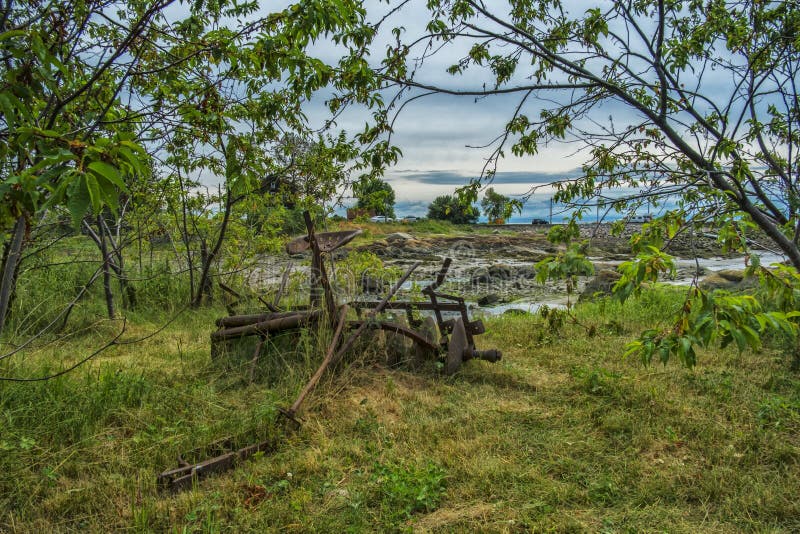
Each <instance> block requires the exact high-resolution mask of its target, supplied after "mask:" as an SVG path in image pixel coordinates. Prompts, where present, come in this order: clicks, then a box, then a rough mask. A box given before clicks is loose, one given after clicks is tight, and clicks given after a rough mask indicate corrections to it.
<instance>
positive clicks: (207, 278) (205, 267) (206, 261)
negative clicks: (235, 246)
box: [192, 188, 233, 308]
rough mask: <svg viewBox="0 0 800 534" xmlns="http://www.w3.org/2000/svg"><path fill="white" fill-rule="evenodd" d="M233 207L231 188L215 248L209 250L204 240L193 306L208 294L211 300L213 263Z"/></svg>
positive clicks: (200, 302)
mask: <svg viewBox="0 0 800 534" xmlns="http://www.w3.org/2000/svg"><path fill="white" fill-rule="evenodd" d="M232 207H233V198H232V196H231V190H230V188H229V189H228V191H227V192H226V193H225V213H224V216H223V218H222V225H221V226H220V228H219V235H217V241H216V242H215V243H214V248H212V249H211V251H208V249H207V248H206V245H205V241H202V245H203V247H202V249H201V253H202V256H203V257H202V272H201V274H200V279H199V280H198V282H197V293H196V294H195V297H194V299H192V307H193V308H198V307H200V306H201V305H202V304H203V301H204V297H206V296H208V298H209V300H210V298H211V287H212V286H211V264H212V263H214V260H215V259H216V257H217V254H219V250H220V248H222V243H223V241H224V240H225V234H226V231H227V230H228V222H229V221H230V217H231V208H232Z"/></svg>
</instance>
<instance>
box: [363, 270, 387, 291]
mask: <svg viewBox="0 0 800 534" xmlns="http://www.w3.org/2000/svg"><path fill="white" fill-rule="evenodd" d="M388 285H389V283H388V282H387V281H386V280H384V279H383V278H378V277H372V276H370V275H369V274H368V273H366V272H365V273H363V274H362V275H361V291H363V292H364V293H381V292H382V291H383V290H384V289H386V287H387V286H388Z"/></svg>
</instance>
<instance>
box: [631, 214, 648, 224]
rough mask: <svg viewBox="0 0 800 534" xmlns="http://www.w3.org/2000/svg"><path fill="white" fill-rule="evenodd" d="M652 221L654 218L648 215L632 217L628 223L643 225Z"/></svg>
mask: <svg viewBox="0 0 800 534" xmlns="http://www.w3.org/2000/svg"><path fill="white" fill-rule="evenodd" d="M652 220H653V216H652V215H650V214H647V215H632V216H631V218H630V219H628V222H632V223H637V224H641V223H646V222H650V221H652Z"/></svg>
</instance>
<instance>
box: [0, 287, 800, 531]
mask: <svg viewBox="0 0 800 534" xmlns="http://www.w3.org/2000/svg"><path fill="white" fill-rule="evenodd" d="M679 300H680V293H677V292H676V291H674V290H659V291H654V292H650V293H647V294H646V295H645V296H644V297H643V298H642V299H640V300H639V301H637V302H632V303H628V304H626V306H625V308H623V309H620V307H619V306H617V305H614V304H611V303H598V304H589V305H585V306H583V307H582V308H580V309H579V314H580V316H581V319H582V321H583V322H585V323H587V324H591V325H595V326H596V327H597V331H598V334H597V335H596V336H594V337H591V338H589V337H587V336H586V334H585V332H584V331H583V330H582V329H579V328H577V327H572V326H567V327H566V328H565V329H564V330H563V331H562V332H560V333H550V332H548V331H547V329H546V327H545V326H544V323H543V322H542V320H541V319H540V318H538V317H534V316H520V317H516V316H504V317H501V318H497V319H494V320H492V321H490V322H489V323H488V325H487V326H488V332H487V334H485V335H484V336H482V339H481V344H482V346H484V347H496V348H500V349H501V350H503V352H504V358H503V360H502V361H501V362H499V363H497V364H488V363H485V362H470V363H469V364H468V365H466V366H465V367H464V369H463V370H462V371H461V372H460V373H459V374H457V375H456V376H454V377H452V378H445V377H442V376H441V375H439V374H438V372H437V371H436V369H435V368H434V366H430V367H429V368H423V369H417V370H411V369H397V370H388V369H386V368H384V367H383V366H381V365H379V364H378V363H377V357H376V355H375V354H374V353H373V354H370V352H369V351H366V352H365V351H360V353H361V356H360V358H359V359H357V360H354V361H351V363H350V364H349V365H347V366H346V367H343V368H341V369H339V370H338V372H337V373H336V374H335V375H332V376H329V377H327V378H326V380H325V382H324V383H323V384H322V386H321V387H320V389H319V390H318V391H317V392H316V393H315V394H314V396H313V397H312V398H311V399H310V402H309V403H308V405H307V409H306V411H305V424H304V426H303V427H302V429H301V430H300V431H299V432H297V433H293V434H286V435H282V434H281V432H282V431H281V430H280V429H279V428H277V427H276V426H275V425H274V423H273V421H274V419H275V408H276V406H279V405H281V404H287V403H288V402H290V401H291V399H292V398H293V396H294V394H296V392H297V391H298V389H299V387H300V386H301V384H302V383H303V382H304V380H305V379H306V378H307V376H309V374H310V373H311V372H312V371H313V368H314V365H315V363H316V361H318V360H319V359H320V356H321V355H320V354H319V351H318V350H317V349H315V343H314V340H312V339H305V340H301V343H300V344H299V346H300V347H301V349H300V350H298V351H297V354H296V355H295V357H294V358H295V359H294V360H291V361H290V360H289V359H288V358H285V361H281V358H280V357H273V358H272V359H271V360H270V361H269V362H266V363H265V364H264V366H263V368H262V369H261V371H260V373H259V378H258V379H257V380H256V382H255V383H252V384H251V383H249V381H248V378H247V375H248V372H247V366H246V365H241V366H237V365H235V364H230V365H220V364H219V363H214V362H211V361H210V358H209V341H208V334H209V333H210V332H211V330H212V328H213V319H214V318H215V317H216V316H219V315H222V314H223V312H222V310H219V309H211V310H205V311H201V312H191V313H185V314H183V315H181V316H180V317H179V318H178V320H176V321H175V322H174V323H172V324H171V325H170V326H169V327H168V328H167V329H166V330H165V331H164V332H162V333H161V334H159V335H157V336H155V337H153V338H151V339H148V340H146V341H143V342H141V343H138V344H133V345H124V346H117V347H112V348H110V349H109V350H108V351H106V352H104V353H103V354H101V355H100V356H98V357H97V358H96V359H95V360H94V361H92V362H91V363H89V364H87V365H86V366H85V367H81V368H79V369H78V370H77V371H75V372H73V373H71V374H68V375H66V376H64V377H61V378H58V379H55V380H51V381H48V382H39V383H22V384H20V383H0V530H2V531H9V532H66V531H81V532H107V531H111V530H131V531H141V532H152V531H174V532H222V531H227V532H243V531H248V530H249V531H298V532H307V531H319V532H341V531H353V532H360V531H404V530H412V531H446V532H452V531H456V532H458V531H463V532H467V531H470V532H471V531H487V532H495V531H508V532H525V531H530V530H537V531H576V532H579V531H593V532H597V531H603V532H626V531H636V532H638V531H665V532H726V531H727V532H733V531H757V532H791V531H798V530H800V504H798V501H797V500H796V495H797V490H798V486H799V485H800V482H798V481H800V467H799V466H798V460H799V459H800V375H798V374H797V373H795V372H793V371H791V370H790V367H789V358H788V356H784V355H783V353H782V350H781V348H780V343H778V342H777V341H776V342H774V343H773V345H775V347H774V348H770V349H764V350H763V351H761V352H760V353H757V354H756V353H745V354H742V355H739V354H737V353H736V352H735V351H730V350H726V351H722V352H708V353H704V354H702V356H701V358H700V365H699V366H698V367H697V368H696V369H694V370H686V369H683V368H680V367H677V366H675V365H670V366H668V367H661V366H657V367H649V368H645V367H642V366H641V365H640V364H639V362H637V361H623V360H621V359H620V354H621V353H622V347H623V345H624V343H625V342H626V341H627V340H629V339H631V338H632V337H634V336H635V335H636V334H637V333H638V332H639V331H640V330H641V329H642V328H643V327H644V326H645V325H652V324H653V323H659V322H661V323H663V321H665V320H666V319H667V317H668V313H669V311H670V310H671V309H674V307H675V306H677V305H678V302H679ZM88 315H90V314H88ZM88 315H87V316H88ZM167 316H168V314H166V313H164V314H163V315H159V316H147V315H138V316H137V315H132V316H131V317H130V319H129V324H128V331H127V332H126V334H125V338H126V339H132V338H135V337H138V336H143V335H146V334H148V333H149V332H151V331H153V330H154V329H155V328H157V327H158V326H159V325H160V324H161V323H162V322H163V320H164V319H165V318H166V317H167ZM85 322H86V326H85V327H84V328H83V329H80V330H79V331H76V333H75V335H74V336H72V337H71V338H69V339H67V340H62V341H59V342H58V343H54V344H51V345H45V346H40V347H39V348H37V349H35V350H33V351H31V352H30V353H29V354H28V355H26V356H25V358H23V359H22V360H18V359H11V360H10V361H9V360H6V361H4V362H2V364H0V371H2V374H3V375H9V374H13V375H15V376H37V375H40V374H42V373H45V372H47V371H48V370H49V371H53V370H57V369H59V368H60V366H61V365H63V363H62V362H64V363H66V362H71V361H75V360H76V359H78V358H80V357H81V356H82V355H84V354H87V353H89V352H90V351H91V350H93V348H96V347H97V346H98V345H100V344H101V342H102V340H106V339H108V338H109V337H112V336H113V335H114V333H115V332H116V331H117V329H118V327H119V323H108V322H102V321H101V322H92V321H89V320H86V321H85ZM304 343H305V344H304ZM12 361H13V362H14V363H13V364H12V363H11V362H12ZM228 435H233V436H236V437H237V438H238V439H239V441H240V442H241V443H242V444H246V443H249V442H253V441H256V440H259V439H264V438H266V437H268V436H279V437H281V436H282V437H281V445H280V446H279V448H278V450H277V451H276V452H275V453H274V454H269V455H264V456H259V457H257V458H255V459H253V460H251V461H248V462H246V463H244V464H243V465H242V466H241V467H240V468H238V469H236V470H234V471H231V472H228V473H226V474H223V475H219V476H215V477H212V478H210V479H207V480H205V481H203V482H202V483H201V484H200V485H199V486H197V487H196V488H195V489H194V490H192V491H187V492H184V493H180V494H177V495H169V494H166V495H165V494H161V493H159V492H158V491H157V489H156V484H155V477H156V475H157V473H158V472H160V471H161V470H163V469H165V468H168V467H173V466H175V457H176V455H177V454H179V453H181V452H183V451H187V450H190V449H192V448H195V447H198V446H201V445H203V444H206V443H209V442H211V441H214V440H216V439H219V438H221V437H223V436H228Z"/></svg>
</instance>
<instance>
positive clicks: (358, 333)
mask: <svg viewBox="0 0 800 534" xmlns="http://www.w3.org/2000/svg"><path fill="white" fill-rule="evenodd" d="M419 266H420V262H416V263H414V265H412V266H411V267H409V268H408V270H407V271H406V272H405V274H403V276H401V277H400V279H399V280H398V281H397V282H396V283H395V285H394V286H392V288H391V289H390V290H389V293H388V294H387V295H386V296H385V297H384V298H383V300H382V301H380V302H379V303H378V306H376V307H375V309H373V310H371V311H370V312H369V314H367V320H366V321H362V322H361V324H359V325H358V327H357V328H356V330H355V331H354V332H353V333H352V334H350V336H349V337H348V338H347V340H346V341H345V342H344V343H343V344H342V346H341V347H339V350H338V351H336V353H335V354H334V355H333V356H331V358H330V361H329V362H328V363H327V364H326V365H330V364H332V363H336V362H338V361H339V360H340V359H341V357H342V356H344V354H345V353H346V352H347V351H348V350H350V347H352V346H353V343H355V341H356V339H358V338H359V337H360V336H361V334H363V333H364V330H365V329H366V328H367V325H368V324H370V323H371V322H372V321H370V319H373V318H374V317H375V316H376V315H377V314H379V313H380V312H381V310H383V307H384V306H386V304H387V303H388V302H389V301H390V300H391V298H392V297H393V296H394V295H395V293H397V291H399V290H400V287H401V286H402V285H403V283H405V281H406V280H408V277H409V276H411V273H413V272H414V270H415V269H416V268H417V267H419ZM298 406H299V405H298ZM279 413H280V414H281V415H283V416H284V417H286V418H287V419H289V420H290V421H292V422H294V423H295V424H296V425H299V424H300V422H299V421H298V420H297V418H296V417H295V415H296V409H295V410H293V409H292V408H288V409H282V410H279Z"/></svg>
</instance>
